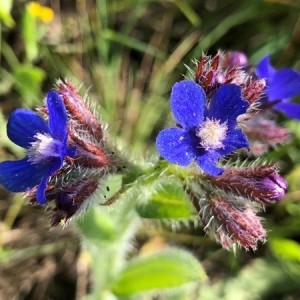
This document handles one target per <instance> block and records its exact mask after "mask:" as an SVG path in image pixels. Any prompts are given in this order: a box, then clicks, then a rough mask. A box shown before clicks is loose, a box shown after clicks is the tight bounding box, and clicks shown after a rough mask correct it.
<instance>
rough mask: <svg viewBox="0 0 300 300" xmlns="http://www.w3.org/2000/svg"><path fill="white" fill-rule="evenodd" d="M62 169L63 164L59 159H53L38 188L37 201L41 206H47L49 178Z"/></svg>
mask: <svg viewBox="0 0 300 300" xmlns="http://www.w3.org/2000/svg"><path fill="white" fill-rule="evenodd" d="M60 167H61V162H60V160H59V159H53V160H52V161H51V164H50V165H49V166H48V169H47V170H46V171H45V172H44V176H43V178H42V180H41V182H40V184H39V186H38V188H37V192H36V199H37V202H38V203H39V204H46V203H47V199H46V197H45V190H46V187H47V183H48V180H49V178H50V177H51V176H52V175H53V174H54V173H55V172H56V171H57V170H58V169H59V168H60Z"/></svg>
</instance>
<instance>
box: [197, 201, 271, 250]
mask: <svg viewBox="0 0 300 300" xmlns="http://www.w3.org/2000/svg"><path fill="white" fill-rule="evenodd" d="M201 206H203V203H201V202H200V207H201ZM199 215H200V217H201V219H202V222H203V224H204V226H205V227H204V229H205V231H206V232H207V233H208V234H209V235H210V236H212V237H214V238H215V239H216V240H217V241H218V242H219V243H220V244H221V245H222V246H223V247H224V248H226V249H229V248H231V247H232V246H233V245H234V244H238V245H240V246H242V247H243V248H245V249H246V250H249V249H253V250H255V249H256V247H257V244H258V242H259V241H260V242H265V240H266V232H265V230H264V228H263V226H262V224H261V221H260V218H259V217H258V216H257V215H256V214H255V212H254V211H253V209H252V208H251V206H249V205H247V204H245V203H244V202H242V201H240V200H239V199H238V198H226V199H225V198H224V197H221V196H215V197H212V198H210V199H209V200H208V201H207V204H206V205H205V206H204V207H202V208H201V209H200V213H199Z"/></svg>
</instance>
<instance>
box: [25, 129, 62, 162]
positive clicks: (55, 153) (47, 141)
mask: <svg viewBox="0 0 300 300" xmlns="http://www.w3.org/2000/svg"><path fill="white" fill-rule="evenodd" d="M34 137H35V139H36V141H34V142H33V143H31V147H30V148H29V149H28V157H29V160H30V161H31V162H33V163H35V164H37V163H41V162H43V161H45V160H47V159H48V158H49V157H59V156H60V146H61V142H60V141H58V140H55V139H53V138H52V137H51V136H49V135H46V134H42V133H37V134H36V135H35V136H34Z"/></svg>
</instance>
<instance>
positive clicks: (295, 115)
mask: <svg viewBox="0 0 300 300" xmlns="http://www.w3.org/2000/svg"><path fill="white" fill-rule="evenodd" d="M274 109H276V110H278V111H281V112H283V113H284V114H286V115H287V116H288V117H290V118H292V119H296V120H300V104H298V103H289V102H280V103H278V104H276V105H275V106H274Z"/></svg>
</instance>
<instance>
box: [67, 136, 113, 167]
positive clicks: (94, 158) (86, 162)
mask: <svg viewBox="0 0 300 300" xmlns="http://www.w3.org/2000/svg"><path fill="white" fill-rule="evenodd" d="M69 135H70V140H71V141H72V144H74V145H75V146H76V149H77V152H76V156H75V157H74V159H73V164H74V165H77V166H82V167H86V168H103V167H106V166H109V165H110V164H111V161H110V157H109V154H108V153H106V152H105V151H104V150H103V149H102V148H100V147H99V146H98V145H95V144H93V143H90V142H88V141H85V140H83V139H81V138H79V137H78V136H77V135H75V134H74V133H73V132H70V134H69Z"/></svg>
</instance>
